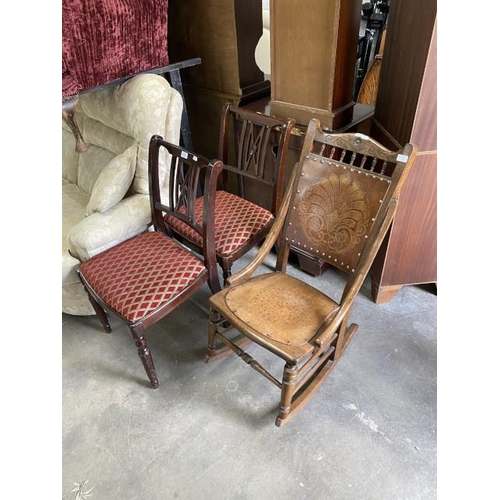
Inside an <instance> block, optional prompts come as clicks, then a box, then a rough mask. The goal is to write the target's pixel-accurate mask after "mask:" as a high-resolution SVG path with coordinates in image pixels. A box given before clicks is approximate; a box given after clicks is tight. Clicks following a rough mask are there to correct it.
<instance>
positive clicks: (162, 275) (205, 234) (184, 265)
mask: <svg viewBox="0 0 500 500" xmlns="http://www.w3.org/2000/svg"><path fill="white" fill-rule="evenodd" d="M161 148H165V149H166V150H167V158H169V164H170V174H169V175H170V185H169V194H168V200H162V199H161V191H160V184H159V175H158V157H159V153H160V149H161ZM148 168H149V190H150V204H151V215H152V220H153V230H151V231H146V232H144V233H141V234H139V235H137V236H135V237H133V238H131V239H129V240H126V241H124V242H123V243H121V244H119V245H117V246H114V247H112V248H110V249H108V250H106V251H104V252H102V253H100V254H98V255H96V256H94V257H91V258H90V259H88V260H86V261H84V262H82V264H81V265H80V268H79V269H78V274H79V276H80V279H81V281H82V283H83V285H84V287H85V289H86V291H87V293H88V296H89V299H90V302H91V304H92V306H93V307H94V310H95V312H96V314H97V316H98V317H99V319H100V321H101V323H102V325H103V327H104V329H105V331H106V332H108V333H109V332H110V331H111V327H110V325H109V322H108V319H107V316H106V313H111V314H114V315H115V316H117V317H118V318H120V319H121V320H123V321H124V322H125V323H126V325H127V326H128V328H129V329H130V332H131V334H132V337H133V338H134V340H135V344H136V346H137V349H138V353H139V356H140V358H141V360H142V363H143V365H144V369H145V370H146V373H147V376H148V378H149V380H150V382H151V385H152V386H153V388H157V387H158V386H159V382H158V377H157V374H156V370H155V367H154V364H153V358H152V356H151V353H150V351H149V348H148V345H147V343H146V339H145V336H144V331H145V329H146V328H147V327H149V326H151V325H152V324H154V323H156V322H158V321H159V320H161V319H162V318H164V317H165V316H166V315H167V314H169V313H170V312H171V311H172V310H174V309H175V308H176V307H178V306H179V305H181V304H182V303H183V302H184V301H185V300H186V299H188V298H189V297H190V296H192V295H193V293H195V292H196V291H197V290H198V289H199V288H200V287H201V286H203V285H204V284H205V283H207V282H208V285H209V287H210V289H211V291H212V292H216V291H218V290H220V282H219V276H218V266H217V261H216V257H215V251H214V243H213V238H214V205H215V191H216V188H217V181H218V176H219V174H220V172H221V171H222V162H221V161H220V160H217V161H215V160H214V161H211V162H209V161H208V160H207V159H205V158H203V157H201V156H198V155H195V154H193V153H191V152H189V151H187V150H186V149H184V148H181V147H179V146H176V145H174V144H170V143H168V142H166V141H164V140H163V139H162V138H161V137H160V136H158V135H155V136H153V137H152V138H151V140H150V143H149V166H148ZM201 177H203V180H204V185H205V196H204V199H203V207H202V210H201V211H199V212H197V211H195V205H196V195H197V187H198V185H199V181H200V178H201ZM165 197H166V196H165ZM162 201H166V204H164V203H162ZM165 214H168V215H169V217H170V218H175V219H179V220H182V221H183V223H185V224H186V225H189V227H190V228H191V230H192V231H193V232H196V234H199V235H200V238H201V239H202V241H203V243H204V245H203V249H204V250H203V257H201V256H200V255H198V254H196V253H195V252H193V251H191V250H190V249H187V248H185V247H184V246H183V245H181V244H180V243H179V242H178V241H177V240H175V239H174V238H172V237H171V235H170V236H169V233H170V228H169V227H168V224H167V223H166V222H165V218H164V217H165Z"/></svg>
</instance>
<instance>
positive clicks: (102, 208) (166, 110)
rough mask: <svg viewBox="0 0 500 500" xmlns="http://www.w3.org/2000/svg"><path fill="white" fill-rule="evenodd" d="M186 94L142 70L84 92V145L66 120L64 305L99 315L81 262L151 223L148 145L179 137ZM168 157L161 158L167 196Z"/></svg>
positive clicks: (80, 109) (79, 118)
mask: <svg viewBox="0 0 500 500" xmlns="http://www.w3.org/2000/svg"><path fill="white" fill-rule="evenodd" d="M182 108H183V101H182V97H181V95H180V93H179V92H177V91H176V90H175V89H173V88H172V87H171V86H170V85H169V83H168V82H167V80H165V78H163V77H161V76H159V75H155V74H141V75H137V76H135V77H133V78H131V79H130V80H127V81H126V82H125V83H123V84H122V85H117V86H113V87H109V88H105V89H101V90H97V91H94V92H89V93H84V94H81V95H80V97H79V101H78V103H77V105H76V107H75V113H74V116H75V120H76V123H77V124H78V127H79V129H80V132H81V134H82V136H83V140H84V141H85V144H86V146H87V148H86V150H85V151H84V152H81V153H78V152H77V151H76V149H75V136H74V134H73V133H72V132H71V130H70V128H69V127H68V126H67V125H66V123H65V122H64V120H63V125H62V311H63V312H64V313H67V314H73V315H81V316H87V315H92V314H95V312H94V310H93V309H92V307H91V306H90V303H89V300H88V297H87V294H86V293H85V290H84V288H83V286H82V284H81V283H80V280H79V278H78V276H77V274H76V270H75V268H76V266H77V265H78V264H79V263H80V262H81V261H84V260H86V259H88V258H89V257H91V256H93V255H96V254H98V253H100V252H102V251H103V250H106V249H107V248H109V247H112V246H114V245H116V244H117V243H119V242H121V241H124V240H126V239H128V238H131V237H132V236H135V235H136V234H139V233H140V232H142V231H145V230H147V228H148V226H149V224H150V222H151V209H150V206H149V189H148V146H149V140H150V139H151V136H152V135H154V134H158V135H160V136H162V137H163V138H164V139H165V140H166V141H168V142H171V143H174V144H178V143H179V135H180V128H181V115H182ZM166 165H167V162H166V158H165V157H162V158H160V176H161V178H160V181H161V182H162V185H163V193H162V198H163V197H165V198H166V197H168V185H166V183H168V178H169V176H168V175H167V166H166Z"/></svg>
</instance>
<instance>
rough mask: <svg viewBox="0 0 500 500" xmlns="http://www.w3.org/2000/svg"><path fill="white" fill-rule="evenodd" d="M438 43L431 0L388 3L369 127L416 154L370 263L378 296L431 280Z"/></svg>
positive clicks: (434, 244) (385, 299) (434, 253)
mask: <svg viewBox="0 0 500 500" xmlns="http://www.w3.org/2000/svg"><path fill="white" fill-rule="evenodd" d="M436 48H437V32H436V1H435V0H398V1H397V2H393V3H392V4H391V11H390V15H389V22H388V28H387V38H386V45H385V50H384V59H383V62H382V69H381V73H380V84H379V90H378V97H377V102H376V105H375V114H374V117H373V121H372V128H371V132H370V134H371V135H372V136H373V137H374V138H375V139H377V140H379V142H381V143H383V144H384V145H386V146H387V147H390V148H397V147H399V146H400V145H403V144H405V143H407V142H412V143H413V144H415V145H417V147H418V148H419V153H418V157H417V159H416V161H415V163H414V165H413V168H412V171H411V172H410V176H409V178H408V180H407V182H406V184H405V186H404V188H403V190H402V192H401V197H400V203H399V208H398V212H397V213H396V218H395V220H394V223H393V226H392V228H391V231H390V233H389V235H388V237H387V238H386V240H385V242H384V245H383V247H382V249H381V250H380V251H379V254H378V255H377V258H376V260H375V262H374V265H373V267H372V273H371V275H372V295H373V299H374V300H375V302H377V303H381V302H388V301H389V300H391V298H392V297H393V296H394V295H395V294H396V293H397V291H398V290H399V289H400V288H401V287H402V286H403V285H409V284H421V283H434V282H436V281H437V227H436V206H437V172H436V170H437V112H436V109H437V57H436Z"/></svg>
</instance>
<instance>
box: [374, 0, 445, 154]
mask: <svg viewBox="0 0 500 500" xmlns="http://www.w3.org/2000/svg"><path fill="white" fill-rule="evenodd" d="M435 19H436V1H435V0H398V1H397V2H393V3H392V4H391V11H390V15H389V20H388V27H387V36H386V44H385V50H384V62H383V64H382V70H381V73H380V84H379V92H378V96H377V104H376V109H375V119H376V120H378V121H379V122H380V123H381V124H382V125H383V126H384V128H385V129H386V130H387V131H388V132H389V134H390V135H392V136H393V137H394V138H395V139H396V140H397V141H398V142H399V143H401V144H405V143H407V142H409V141H410V138H411V135H412V131H413V126H414V120H415V112H416V109H417V105H418V101H419V97H420V91H421V86H422V80H423V76H424V71H425V67H426V64H427V57H428V54H429V46H430V42H431V38H432V32H433V28H434V24H435ZM432 149H435V148H432Z"/></svg>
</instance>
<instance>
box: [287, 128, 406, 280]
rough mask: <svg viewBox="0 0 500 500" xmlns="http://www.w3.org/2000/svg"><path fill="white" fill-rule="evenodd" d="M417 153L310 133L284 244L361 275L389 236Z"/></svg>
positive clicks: (359, 136) (362, 137)
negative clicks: (365, 261) (362, 265)
mask: <svg viewBox="0 0 500 500" xmlns="http://www.w3.org/2000/svg"><path fill="white" fill-rule="evenodd" d="M313 134H314V135H313ZM413 150H414V147H413V146H411V145H407V146H406V147H405V148H404V149H403V150H402V151H401V152H393V151H389V150H387V149H385V148H383V147H382V146H381V145H380V144H377V143H376V142H375V141H374V140H372V139H371V138H369V137H367V136H365V135H363V134H328V133H325V132H323V131H322V130H321V129H320V128H319V127H318V128H316V130H315V131H314V133H313V131H312V130H309V133H308V135H307V138H306V141H305V143H304V148H303V151H302V157H301V163H302V166H301V173H300V175H299V176H297V177H296V179H295V185H294V189H293V193H292V196H293V199H292V201H291V206H290V210H289V213H288V215H287V220H286V222H285V232H284V239H285V241H284V242H283V244H284V245H291V246H292V248H296V249H298V250H300V252H301V253H303V254H307V255H309V256H311V257H316V258H321V259H322V260H324V261H326V262H328V263H329V264H331V265H332V266H335V267H337V268H338V269H341V270H342V271H345V272H347V273H355V272H356V269H357V266H358V263H359V262H360V259H361V256H362V253H363V251H364V250H365V251H369V249H370V248H371V247H373V246H374V245H377V242H378V243H381V240H382V239H383V237H384V236H385V232H384V234H382V231H380V229H381V228H382V224H383V222H384V220H385V219H386V218H387V217H388V218H389V219H391V215H390V214H389V215H388V213H387V212H388V209H389V205H390V204H392V205H395V203H396V198H397V196H398V193H399V190H400V189H401V184H402V181H403V180H404V176H406V175H407V173H408V172H409V168H408V167H407V163H408V160H409V158H410V155H411V154H412V151H413ZM392 211H393V210H391V213H392ZM386 225H387V224H386ZM370 235H371V239H370V240H369V237H370Z"/></svg>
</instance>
